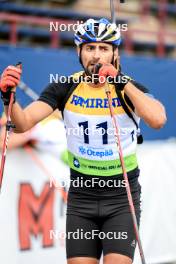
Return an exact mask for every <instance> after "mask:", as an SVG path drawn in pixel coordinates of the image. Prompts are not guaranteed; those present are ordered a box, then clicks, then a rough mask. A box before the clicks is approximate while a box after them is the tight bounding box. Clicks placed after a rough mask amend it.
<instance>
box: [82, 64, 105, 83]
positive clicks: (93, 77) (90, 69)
mask: <svg viewBox="0 0 176 264" xmlns="http://www.w3.org/2000/svg"><path fill="white" fill-rule="evenodd" d="M101 67H102V64H100V63H89V64H88V66H87V67H86V68H85V73H86V75H87V76H88V80H89V81H90V82H92V83H94V84H98V83H99V74H98V73H99V70H100V68H101Z"/></svg>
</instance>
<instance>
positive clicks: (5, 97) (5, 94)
mask: <svg viewBox="0 0 176 264" xmlns="http://www.w3.org/2000/svg"><path fill="white" fill-rule="evenodd" d="M11 93H14V97H13V98H14V100H13V104H14V103H15V102H16V94H15V92H12V91H10V90H9V91H7V92H2V91H1V99H2V101H3V103H4V105H9V103H10V95H11Z"/></svg>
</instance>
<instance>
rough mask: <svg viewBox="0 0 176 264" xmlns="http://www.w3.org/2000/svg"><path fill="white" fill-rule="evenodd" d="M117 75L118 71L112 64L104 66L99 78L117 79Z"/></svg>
mask: <svg viewBox="0 0 176 264" xmlns="http://www.w3.org/2000/svg"><path fill="white" fill-rule="evenodd" d="M117 75H118V70H117V69H116V68H115V67H114V66H113V65H112V64H111V63H105V64H102V67H101V68H100V69H99V77H100V78H102V79H103V78H104V79H105V80H106V78H107V77H111V78H115V77H116V76H117Z"/></svg>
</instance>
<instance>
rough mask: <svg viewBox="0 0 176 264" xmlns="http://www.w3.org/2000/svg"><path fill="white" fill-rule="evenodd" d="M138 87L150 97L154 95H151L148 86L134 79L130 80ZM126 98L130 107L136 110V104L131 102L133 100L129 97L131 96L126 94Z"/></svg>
mask: <svg viewBox="0 0 176 264" xmlns="http://www.w3.org/2000/svg"><path fill="white" fill-rule="evenodd" d="M130 82H131V83H132V84H133V85H134V86H135V87H136V88H137V89H139V90H140V91H141V92H143V93H145V94H148V95H149V96H150V97H153V96H152V95H150V92H149V89H148V88H146V87H145V86H144V85H142V84H140V83H138V82H136V81H134V80H131V81H130ZM124 98H125V101H126V103H127V104H128V105H129V107H130V108H131V109H132V110H133V111H134V105H133V103H132V102H131V100H130V99H129V97H128V96H127V95H126V94H124Z"/></svg>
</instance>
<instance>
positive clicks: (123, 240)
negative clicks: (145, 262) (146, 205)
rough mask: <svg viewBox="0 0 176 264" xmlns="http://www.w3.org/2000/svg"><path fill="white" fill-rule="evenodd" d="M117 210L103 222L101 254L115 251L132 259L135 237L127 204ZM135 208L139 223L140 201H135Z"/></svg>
mask: <svg viewBox="0 0 176 264" xmlns="http://www.w3.org/2000/svg"><path fill="white" fill-rule="evenodd" d="M119 210H120V212H119V213H117V214H116V215H112V216H109V217H108V218H106V220H105V221H104V223H103V226H102V229H101V231H102V232H103V233H104V234H105V238H104V239H103V240H102V245H103V254H104V256H106V255H108V254H110V253H117V254H120V255H124V256H126V257H128V258H130V259H131V260H133V258H134V251H135V247H136V237H135V232H134V227H133V221H132V216H131V213H130V210H129V205H127V208H126V209H125V208H124V209H122V210H121V209H119ZM135 210H136V217H137V222H138V225H139V221H140V201H139V203H138V202H137V201H136V203H135ZM116 257H117V256H116Z"/></svg>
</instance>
